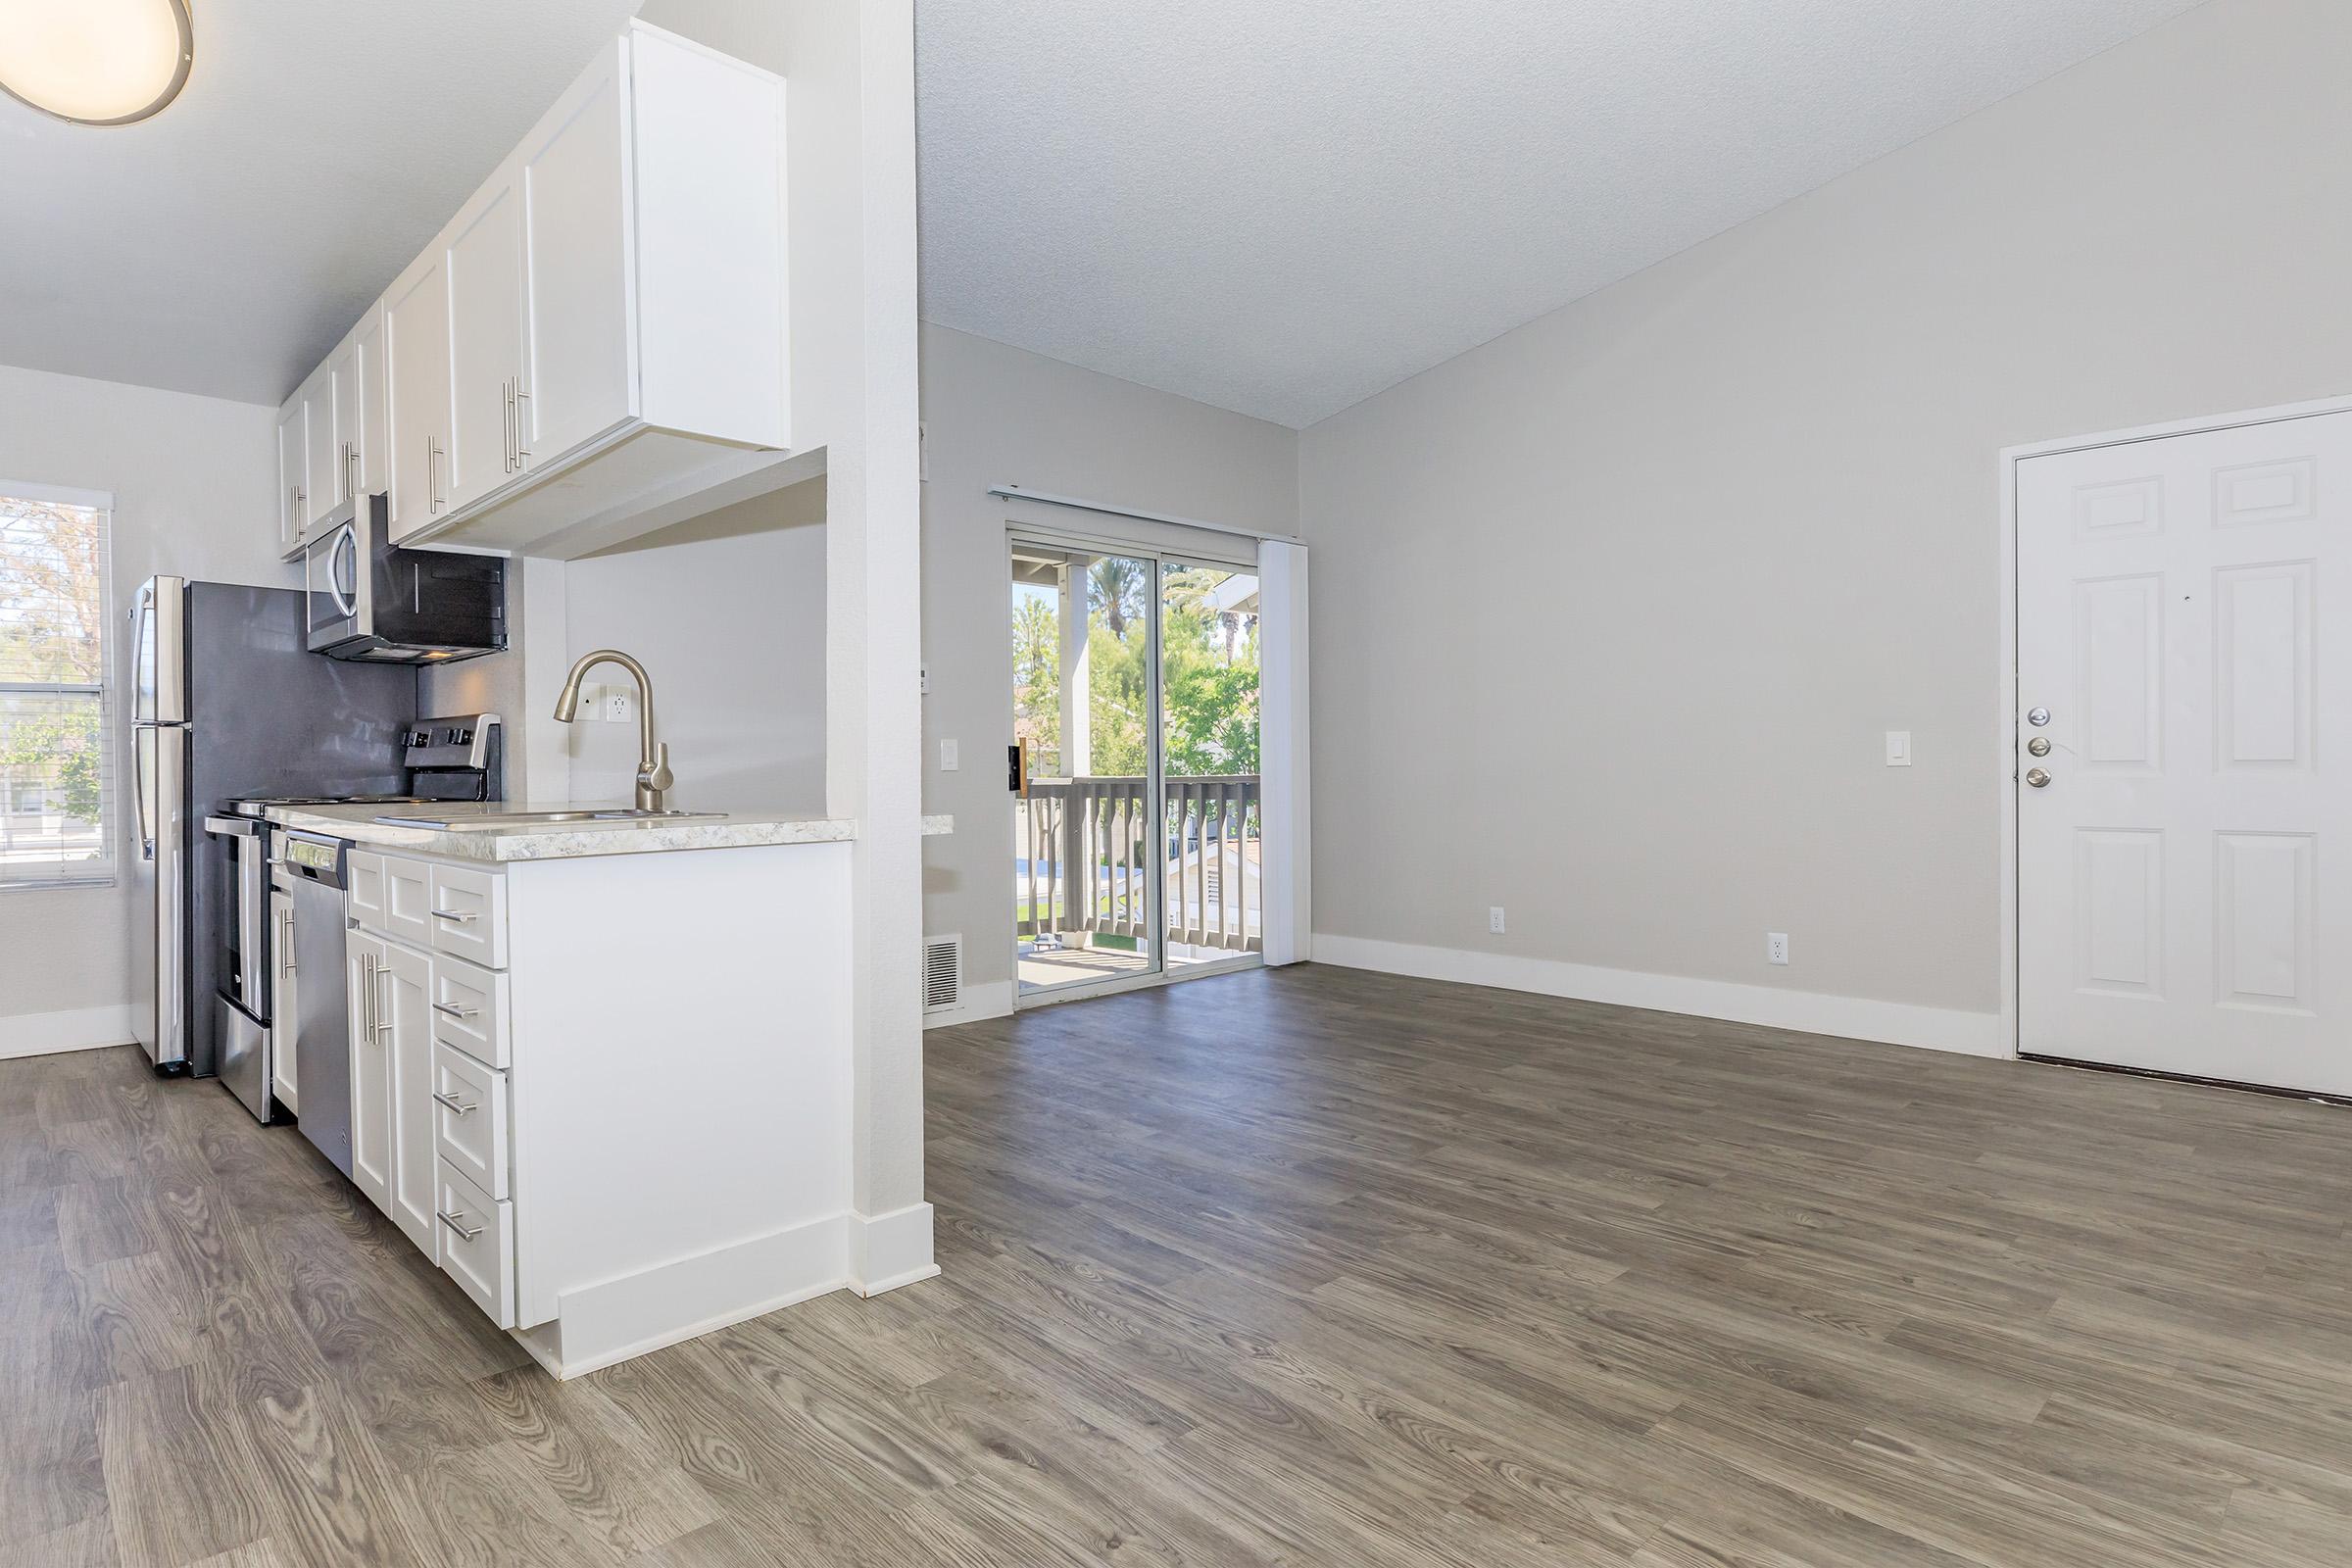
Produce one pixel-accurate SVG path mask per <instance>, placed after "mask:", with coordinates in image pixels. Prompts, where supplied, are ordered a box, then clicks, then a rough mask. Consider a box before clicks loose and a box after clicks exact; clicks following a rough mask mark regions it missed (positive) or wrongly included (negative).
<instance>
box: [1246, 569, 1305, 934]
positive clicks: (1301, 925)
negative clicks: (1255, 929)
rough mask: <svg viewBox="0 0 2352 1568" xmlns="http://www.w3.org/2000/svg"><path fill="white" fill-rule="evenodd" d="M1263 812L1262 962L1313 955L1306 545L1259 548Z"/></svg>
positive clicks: (1259, 745)
mask: <svg viewBox="0 0 2352 1568" xmlns="http://www.w3.org/2000/svg"><path fill="white" fill-rule="evenodd" d="M1257 599H1258V605H1257V636H1258V661H1257V669H1258V680H1259V682H1260V686H1259V696H1258V720H1257V721H1258V770H1259V776H1260V780H1261V782H1260V784H1259V789H1260V791H1261V792H1262V796H1261V803H1260V805H1259V808H1258V809H1259V811H1260V812H1261V813H1262V820H1263V822H1264V832H1265V840H1264V843H1263V846H1262V848H1261V849H1260V851H1259V855H1260V859H1259V864H1258V875H1259V877H1260V878H1261V887H1262V894H1263V897H1264V899H1265V912H1264V915H1263V916H1262V918H1263V919H1264V920H1265V959H1266V962H1267V963H1269V964H1279V963H1298V962H1300V961H1301V960H1303V959H1307V958H1311V957H1313V956H1314V936H1313V932H1314V929H1315V915H1314V895H1313V889H1312V885H1311V881H1310V878H1309V874H1308V868H1309V867H1310V866H1311V864H1312V863H1313V858H1314V857H1313V837H1312V825H1311V823H1310V822H1309V821H1308V811H1307V805H1308V802H1309V800H1310V799H1311V794H1312V792H1311V791H1310V789H1309V787H1308V784H1309V781H1308V778H1307V714H1306V548H1305V546H1303V545H1295V544H1288V543H1284V542H1281V541H1278V540H1273V539H1268V540H1265V541H1263V542H1261V543H1260V544H1259V545H1258V547H1257Z"/></svg>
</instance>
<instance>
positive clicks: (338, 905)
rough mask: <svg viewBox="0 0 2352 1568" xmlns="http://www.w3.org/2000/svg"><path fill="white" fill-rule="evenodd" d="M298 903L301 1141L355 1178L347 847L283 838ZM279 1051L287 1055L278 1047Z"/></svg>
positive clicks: (309, 836) (310, 837)
mask: <svg viewBox="0 0 2352 1568" xmlns="http://www.w3.org/2000/svg"><path fill="white" fill-rule="evenodd" d="M285 843H286V854H285V864H284V866H283V867H282V869H283V870H284V871H285V873H286V875H287V876H288V878H289V879H290V881H289V891H290V892H291V893H292V895H293V899H294V966H295V973H296V975H297V976H298V981H297V984H296V986H295V1026H294V1027H295V1033H294V1081H295V1083H296V1084H298V1085H300V1086H301V1093H302V1114H301V1116H300V1117H299V1118H298V1120H299V1122H300V1124H301V1127H302V1135H303V1136H304V1137H305V1138H308V1139H309V1140H310V1141H311V1142H312V1143H314V1144H316V1145H318V1146H319V1152H320V1153H322V1154H324V1155H325V1156H326V1157H327V1159H328V1160H329V1161H331V1162H332V1163H333V1165H334V1167H335V1169H337V1170H339V1171H341V1172H342V1173H343V1174H344V1175H346V1176H349V1175H350V1174H351V1011H350V999H349V995H348V992H347V989H346V988H347V985H348V981H347V979H346V972H347V971H346V969H345V965H344V958H343V952H344V943H343V933H344V931H345V929H346V928H347V921H346V919H345V916H344V912H343V849H344V846H343V843H342V841H341V840H340V839H329V838H320V837H319V836H318V835H317V834H314V833H297V832H293V831H291V830H288V831H287V833H286V839H285ZM279 1049H281V1050H282V1049H284V1047H283V1046H282V1044H281V1046H280V1048H279Z"/></svg>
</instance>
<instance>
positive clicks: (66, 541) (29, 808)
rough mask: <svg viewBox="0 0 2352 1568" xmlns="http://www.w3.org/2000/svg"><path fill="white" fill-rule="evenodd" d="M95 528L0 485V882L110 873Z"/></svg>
mask: <svg viewBox="0 0 2352 1568" xmlns="http://www.w3.org/2000/svg"><path fill="white" fill-rule="evenodd" d="M106 525H107V511H106V509H105V507H103V506H93V505H84V504H80V503H77V502H73V501H70V500H64V499H59V498H58V497H57V493H55V492H51V491H47V490H44V489H39V488H36V487H33V486H29V485H17V486H10V485H7V484H5V483H0V891H4V890H9V889H15V888H25V887H60V886H71V885H74V884H81V883H103V882H107V881H110V880H112V879H113V875H114V867H113V863H112V858H113V857H112V851H113V845H112V842H111V839H110V835H109V834H108V832H107V813H108V811H109V810H110V809H111V808H112V806H113V779H112V769H110V768H109V766H108V747H107V744H106V734H107V724H106V718H107V691H106V647H105V636H104V630H105V624H106V580H107V564H106V549H107V538H106Z"/></svg>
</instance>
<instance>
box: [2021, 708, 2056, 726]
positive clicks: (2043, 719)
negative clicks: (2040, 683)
mask: <svg viewBox="0 0 2352 1568" xmlns="http://www.w3.org/2000/svg"><path fill="white" fill-rule="evenodd" d="M2049 721H2050V711H2049V710H2048V709H2046V708H2029V709H2027V710H2026V722H2027V723H2029V724H2031V725H2033V726H2034V728H2035V729H2039V728H2041V726H2042V725H2044V724H2047V723H2048V722H2049Z"/></svg>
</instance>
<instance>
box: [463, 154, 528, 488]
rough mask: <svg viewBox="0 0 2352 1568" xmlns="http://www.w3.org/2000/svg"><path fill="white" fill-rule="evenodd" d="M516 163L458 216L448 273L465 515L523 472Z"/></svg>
mask: <svg viewBox="0 0 2352 1568" xmlns="http://www.w3.org/2000/svg"><path fill="white" fill-rule="evenodd" d="M517 170H518V165H517V162H516V160H515V159H514V158H512V157H510V158H509V159H508V160H507V161H506V162H505V163H504V164H501V165H500V166H499V170H498V172H497V173H495V174H493V175H491V176H490V180H489V183H487V184H485V185H484V186H482V188H481V189H480V190H478V191H475V192H474V193H473V199H472V200H470V201H468V202H467V203H466V205H465V206H464V207H462V208H460V209H459V210H458V216H457V218H456V219H455V220H454V221H452V222H451V223H450V225H449V228H448V230H447V232H446V244H445V250H444V255H445V257H446V260H447V265H448V269H449V342H450V350H449V388H450V396H449V407H450V418H449V434H450V441H449V481H448V486H449V488H448V494H449V510H450V511H451V512H453V513H454V512H462V511H464V510H465V509H466V508H467V507H469V506H471V505H473V503H475V502H476V501H479V500H480V499H481V498H482V497H484V496H486V495H488V494H490V492H492V491H493V490H496V489H498V488H499V487H500V486H502V485H504V484H505V483H506V482H507V481H508V480H509V479H511V478H513V477H514V476H515V470H516V468H517V467H518V466H519V463H518V460H517V458H516V456H515V453H516V447H517V443H516V442H515V390H516V388H517V386H518V385H519V383H520V381H521V377H522V194H521V189H520V186H519V182H518V178H517Z"/></svg>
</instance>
